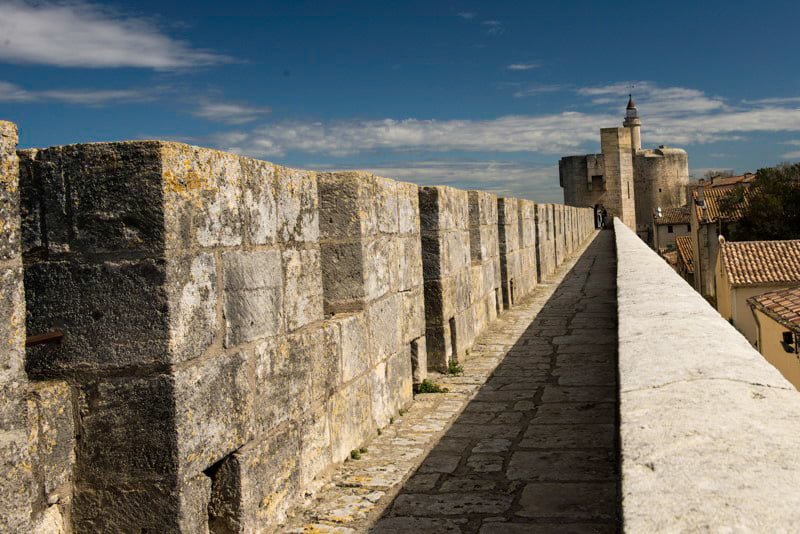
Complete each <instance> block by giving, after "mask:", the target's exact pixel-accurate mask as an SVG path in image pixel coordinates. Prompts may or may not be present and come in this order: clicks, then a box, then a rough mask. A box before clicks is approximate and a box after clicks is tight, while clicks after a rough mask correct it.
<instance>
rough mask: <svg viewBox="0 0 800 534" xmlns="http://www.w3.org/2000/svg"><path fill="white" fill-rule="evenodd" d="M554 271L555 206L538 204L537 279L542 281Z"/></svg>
mask: <svg viewBox="0 0 800 534" xmlns="http://www.w3.org/2000/svg"><path fill="white" fill-rule="evenodd" d="M576 209H579V208H576ZM554 272H556V243H555V221H554V220H553V207H552V205H551V204H536V279H537V281H538V282H539V283H542V282H543V281H544V280H545V278H547V277H548V276H550V275H552V274H553V273H554Z"/></svg>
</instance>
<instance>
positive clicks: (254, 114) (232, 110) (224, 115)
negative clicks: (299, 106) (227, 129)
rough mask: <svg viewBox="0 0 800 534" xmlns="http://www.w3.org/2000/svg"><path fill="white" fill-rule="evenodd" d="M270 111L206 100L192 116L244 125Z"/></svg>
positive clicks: (264, 108)
mask: <svg viewBox="0 0 800 534" xmlns="http://www.w3.org/2000/svg"><path fill="white" fill-rule="evenodd" d="M270 111H271V109H270V108H267V107H255V106H247V105H244V104H233V103H230V102H218V101H212V100H206V101H204V102H202V103H201V104H200V107H199V108H198V109H196V110H195V111H194V112H192V115H194V116H196V117H201V118H203V119H208V120H210V121H217V122H224V123H226V124H246V123H248V122H252V121H254V120H256V119H258V118H259V117H260V116H262V115H265V114H267V113H269V112H270Z"/></svg>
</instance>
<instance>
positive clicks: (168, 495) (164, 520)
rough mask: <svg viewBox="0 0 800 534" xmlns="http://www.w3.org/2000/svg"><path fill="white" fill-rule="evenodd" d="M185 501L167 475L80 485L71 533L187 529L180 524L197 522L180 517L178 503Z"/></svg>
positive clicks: (172, 531) (179, 504) (180, 504)
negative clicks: (136, 481)
mask: <svg viewBox="0 0 800 534" xmlns="http://www.w3.org/2000/svg"><path fill="white" fill-rule="evenodd" d="M192 490H193V489H192ZM185 501H186V499H182V498H181V493H180V492H179V491H178V490H177V488H176V485H175V481H174V479H172V478H171V477H166V478H165V479H162V480H154V481H149V482H148V483H147V484H144V485H139V484H130V483H128V482H122V481H115V482H114V484H113V485H109V486H96V487H95V486H89V485H85V484H84V485H80V486H78V487H76V493H75V500H74V501H73V507H72V527H73V530H74V531H75V532H164V533H170V534H172V533H176V534H177V533H179V532H191V530H187V529H182V528H181V526H182V524H184V525H186V526H187V527H190V526H194V525H193V523H194V524H195V525H196V524H197V521H188V519H189V518H184V517H181V508H182V506H183V507H184V508H186V505H187V504H188V503H186V502H185ZM193 508H195V509H196V508H199V506H193ZM200 532H202V530H200Z"/></svg>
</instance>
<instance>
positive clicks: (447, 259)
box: [419, 186, 494, 372]
mask: <svg viewBox="0 0 800 534" xmlns="http://www.w3.org/2000/svg"><path fill="white" fill-rule="evenodd" d="M419 209H420V218H421V223H422V224H421V234H422V263H423V276H424V279H425V332H426V339H427V340H428V365H429V367H430V369H433V370H437V371H441V372H446V371H447V368H448V365H449V363H450V362H451V361H456V362H457V361H459V360H463V358H464V356H465V355H466V352H467V350H468V349H469V347H471V346H472V342H473V341H474V339H475V325H474V324H473V322H472V319H473V310H472V307H473V306H474V305H478V306H481V305H483V302H480V300H482V299H483V297H484V295H480V294H478V293H477V292H476V294H475V295H474V296H473V288H472V283H471V282H472V257H473V253H472V252H471V250H470V244H471V241H472V236H471V234H474V230H473V231H472V232H471V231H470V225H471V224H472V223H471V216H470V211H471V210H470V200H469V193H468V192H467V191H461V190H458V189H453V188H452V187H445V186H435V187H421V188H419ZM477 209H480V203H478V206H477ZM487 263H491V262H490V261H489V262H487ZM493 283H494V281H493V280H492V284H493ZM475 289H480V288H475Z"/></svg>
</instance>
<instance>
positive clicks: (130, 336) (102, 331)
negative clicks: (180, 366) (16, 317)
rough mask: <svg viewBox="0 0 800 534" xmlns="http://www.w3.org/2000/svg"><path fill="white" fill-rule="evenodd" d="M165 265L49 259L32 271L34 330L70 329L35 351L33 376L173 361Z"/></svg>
mask: <svg viewBox="0 0 800 534" xmlns="http://www.w3.org/2000/svg"><path fill="white" fill-rule="evenodd" d="M166 272H167V269H166V265H165V264H164V262H163V261H157V260H138V261H130V260H118V261H105V262H102V263H87V264H82V263H77V262H66V261H57V262H42V263H34V264H31V265H28V266H27V267H26V268H25V287H26V292H25V298H26V301H27V302H26V307H27V310H28V314H27V330H28V333H29V334H31V335H33V334H43V333H46V332H49V331H50V330H51V329H53V328H61V329H63V330H64V331H66V332H68V335H67V336H65V338H64V340H63V342H62V343H61V344H58V345H52V344H51V345H40V346H39V347H35V348H34V349H33V350H31V351H30V352H29V354H28V360H27V363H26V367H27V370H28V373H29V374H32V375H34V376H43V377H46V376H50V375H51V374H53V373H55V374H58V373H69V372H73V371H79V372H89V371H96V370H101V369H103V370H106V369H107V370H111V369H126V368H132V367H135V366H138V365H158V364H165V363H167V362H168V361H169V352H168V350H167V346H168V344H169V330H168V325H169V319H168V313H169V306H168V301H167V295H166V292H165V288H164V284H165V281H166Z"/></svg>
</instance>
